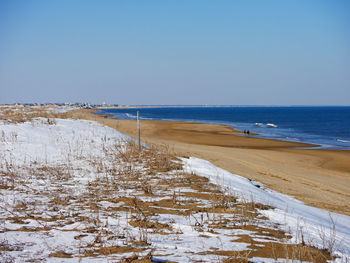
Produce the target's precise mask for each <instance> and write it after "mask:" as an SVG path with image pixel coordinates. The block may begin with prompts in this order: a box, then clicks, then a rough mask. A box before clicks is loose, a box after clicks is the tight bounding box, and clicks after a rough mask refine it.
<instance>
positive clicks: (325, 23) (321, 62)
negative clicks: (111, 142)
mask: <svg viewBox="0 0 350 263" xmlns="http://www.w3.org/2000/svg"><path fill="white" fill-rule="evenodd" d="M0 91H1V95H0V103H14V102H74V101H88V102H93V103H102V102H107V103H119V104H239V105H247V104H248V105H350V1H347V0H344V1H340V0H328V1H326V0H317V1H316V0H314V1H313V0H285V1H280V0H275V1H269V0H266V1H261V0H256V1H250V0H241V1H234V0H228V1H220V0H217V1H216V0H211V1H206V0H197V1H195V0H192V1H191V0H173V1H171V0H169V1H168V0H159V1H152V0H149V1H141V0H139V1H136V0H135V1H131V0H125V1H122V0H119V1H118V0H113V1H112V0H111V1H107V0H101V1H98V0H95V1H90V0H80V1H79V0H75V1H74V0H56V1H55V0H50V1H46V0H45V1H44V0H43V1H36V0H33V1H31V0H22V1H18V0H1V1H0Z"/></svg>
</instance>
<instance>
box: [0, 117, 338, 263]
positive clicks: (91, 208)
mask: <svg viewBox="0 0 350 263" xmlns="http://www.w3.org/2000/svg"><path fill="white" fill-rule="evenodd" d="M2 114H3V116H1V118H3V119H6V120H7V121H9V122H21V121H25V119H26V120H28V119H31V118H35V117H37V116H38V114H39V115H40V116H41V117H43V116H45V114H43V112H42V111H41V110H40V112H35V113H31V114H27V115H25V116H23V113H22V112H16V113H9V112H7V111H3V113H2ZM4 116H6V118H5V117H4ZM51 116H52V115H50V117H49V116H48V115H47V118H48V119H47V125H54V124H55V121H54V120H53V119H52V120H51ZM4 140H7V139H6V138H5V139H4ZM103 152H104V156H102V157H100V158H90V159H84V158H82V159H83V160H82V161H84V163H86V164H88V165H90V167H92V168H93V171H90V170H89V171H87V170H86V171H85V170H84V171H83V172H82V173H83V176H85V174H87V173H93V174H95V176H94V177H91V179H90V180H88V182H87V183H86V184H83V185H80V184H82V183H80V182H78V181H74V180H75V179H74V178H75V175H74V174H75V173H76V172H77V168H76V167H71V166H70V165H71V162H67V164H66V165H65V166H62V165H61V166H58V167H55V166H53V165H51V164H48V165H43V164H42V163H32V164H31V166H29V167H16V165H14V164H10V163H6V162H2V163H1V166H0V177H1V182H0V190H1V191H2V190H3V191H10V192H11V193H13V195H15V194H17V195H18V198H13V200H11V201H6V200H5V199H3V202H2V204H1V207H0V217H1V218H0V220H1V222H2V224H1V225H2V226H1V228H0V233H2V234H4V235H1V236H0V237H1V238H2V239H3V240H0V259H2V260H3V261H4V260H6V258H9V257H11V255H12V254H11V252H13V251H20V250H21V249H23V248H21V246H19V245H16V244H9V243H8V242H7V240H5V239H4V237H6V234H9V233H11V232H30V233H35V232H40V233H43V234H44V235H46V236H50V235H54V234H53V233H55V234H56V235H57V236H56V238H59V237H61V236H62V235H64V234H65V233H73V240H74V242H75V243H73V244H74V247H73V246H72V247H69V248H68V249H65V250H63V249H56V248H55V249H54V250H51V251H50V252H49V253H48V255H47V256H48V257H56V258H77V259H79V258H86V257H88V258H94V257H101V256H103V257H106V258H108V259H118V260H120V262H152V258H153V257H154V255H156V254H158V255H160V256H157V257H158V258H162V259H168V258H170V259H176V258H177V256H178V255H179V253H180V252H179V250H177V246H185V247H186V246H188V245H186V241H188V240H186V239H188V238H189V235H188V233H186V231H187V232H190V233H191V234H190V235H193V236H195V239H194V240H195V241H194V240H191V242H192V243H191V245H190V246H194V245H195V244H196V245H198V247H197V248H196V249H193V250H191V249H190V248H188V251H185V252H183V251H182V252H181V253H182V254H185V255H186V258H187V261H197V260H209V261H213V260H214V259H217V261H219V262H221V261H222V262H224V263H229V262H249V259H250V258H252V257H262V258H273V259H276V260H277V259H285V260H299V261H309V262H327V260H330V259H332V257H331V255H330V252H331V251H325V250H319V249H316V248H314V247H312V246H308V245H306V244H292V243H290V242H289V239H290V236H289V235H288V233H284V232H282V231H280V230H279V227H278V226H277V225H274V224H272V223H270V222H269V221H268V220H266V218H264V217H263V216H261V214H260V213H259V210H261V209H270V207H268V206H266V205H262V204H258V203H252V202H244V201H239V200H238V199H237V198H236V197H235V196H234V195H232V194H230V193H229V192H227V191H226V190H225V189H222V188H220V187H219V186H217V185H214V184H212V183H210V182H209V180H208V179H207V178H204V177H200V176H198V175H195V174H189V173H185V172H184V171H183V169H182V164H181V160H180V159H178V158H177V157H176V156H175V155H174V154H173V153H172V152H171V151H170V150H169V148H167V147H165V146H161V147H159V146H152V147H142V148H141V150H139V147H138V145H135V143H134V142H133V141H124V142H123V143H120V144H116V145H115V146H114V147H113V148H112V149H111V148H109V147H107V146H103ZM79 156H80V155H79ZM70 158H72V157H67V160H71V159H70ZM38 182H40V184H38ZM4 194H5V192H1V195H2V196H3V195H4ZM20 195H23V196H24V197H22V198H19V196H20ZM5 201H6V203H5ZM179 225H181V227H179ZM56 232H59V234H57V233H56ZM164 241H167V242H168V241H172V242H173V243H174V244H177V245H176V246H172V245H168V247H165V246H162V245H160V244H161V243H162V242H164ZM189 242H190V241H189ZM197 242H198V244H197ZM199 244H200V245H199ZM207 244H215V246H214V245H210V246H208V245H207ZM236 244H239V246H236ZM235 247H237V250H235V249H234V248H235ZM230 248H231V249H230ZM47 249H50V245H49V244H48V245H47ZM130 254H132V255H130ZM14 255H15V254H14ZM183 258H184V257H183V255H182V257H180V258H179V260H180V261H181V262H182V260H183ZM170 261H171V260H170ZM170 261H169V262H170ZM5 262H6V261H5Z"/></svg>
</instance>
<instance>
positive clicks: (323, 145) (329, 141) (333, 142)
mask: <svg viewBox="0 0 350 263" xmlns="http://www.w3.org/2000/svg"><path fill="white" fill-rule="evenodd" d="M303 107H304V106H303ZM147 108H162V107H153V106H152V107H129V109H133V110H137V109H140V110H141V109H147ZM166 108H180V107H175V106H174V107H170V106H167V107H166ZM187 108H189V107H187ZM202 108H204V106H203V107H202ZM113 109H124V110H125V109H128V108H124V107H118V108H98V109H96V114H98V115H105V116H109V117H110V118H115V119H119V117H120V116H116V115H115V114H114V113H113V112H111V113H108V112H105V111H106V110H113ZM120 114H121V115H123V112H121V113H120ZM124 114H125V113H124ZM126 114H127V115H128V113H126ZM135 114H136V113H135V112H133V113H131V115H134V116H131V117H130V116H129V115H128V117H126V118H124V117H120V119H121V120H135V119H136V115H135ZM146 120H153V121H171V122H177V121H178V122H189V123H203V124H218V125H225V126H229V127H231V128H232V129H234V130H236V131H240V132H242V133H241V134H240V135H242V136H245V137H253V138H260V139H267V140H277V141H283V142H293V143H299V144H300V145H301V146H300V145H299V146H298V145H296V146H295V148H305V149H326V150H347V151H350V145H343V144H342V143H340V142H343V143H349V141H347V140H343V139H339V138H338V139H337V138H335V137H334V138H333V137H329V138H328V137H326V136H324V135H320V138H318V137H317V136H318V135H317V136H316V137H315V138H316V139H315V138H312V137H314V136H312V135H310V134H303V133H300V134H294V133H292V132H288V131H287V132H286V129H287V128H282V127H277V126H276V128H278V129H276V130H275V129H274V128H271V127H265V126H264V128H263V129H261V127H260V126H259V127H256V126H257V125H256V124H257V123H256V124H255V126H254V125H253V123H232V122H230V121H217V120H197V119H182V118H179V119H172V118H163V119H161V118H159V119H157V118H145V119H142V118H141V121H146ZM258 124H259V123H258ZM256 129H257V130H256ZM245 130H249V131H250V133H249V134H244V132H243V131H245ZM303 145H307V146H303Z"/></svg>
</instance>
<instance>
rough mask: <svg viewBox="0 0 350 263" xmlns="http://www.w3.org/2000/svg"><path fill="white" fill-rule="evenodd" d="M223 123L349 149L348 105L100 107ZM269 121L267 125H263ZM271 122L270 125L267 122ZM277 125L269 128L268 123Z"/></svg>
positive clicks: (124, 114)
mask: <svg viewBox="0 0 350 263" xmlns="http://www.w3.org/2000/svg"><path fill="white" fill-rule="evenodd" d="M137 111H139V113H140V116H141V119H151V120H180V121H196V122H206V123H220V124H227V125H230V126H232V127H234V128H236V129H239V130H249V131H251V132H255V133H258V134H259V135H258V136H257V137H263V138H272V139H280V140H289V141H297V142H307V143H314V144H317V145H320V146H321V147H322V148H330V149H346V150H350V107H345V106H344V107H340V106H339V107H336V106H326V107H318V106H317V107H299V106H298V107H296V106H293V107H251V106H247V107H244V106H232V107H161V108H133V109H108V110H102V112H101V113H103V114H111V115H113V116H114V117H115V118H120V119H135V118H136V113H137ZM267 124H269V125H267ZM270 124H273V125H270ZM274 125H275V126H277V127H274V128H272V127H271V126H274Z"/></svg>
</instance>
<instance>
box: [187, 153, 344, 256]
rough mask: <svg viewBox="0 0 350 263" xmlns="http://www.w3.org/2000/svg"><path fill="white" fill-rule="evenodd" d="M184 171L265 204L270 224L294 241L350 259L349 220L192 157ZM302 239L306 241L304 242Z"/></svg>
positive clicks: (265, 211)
mask: <svg viewBox="0 0 350 263" xmlns="http://www.w3.org/2000/svg"><path fill="white" fill-rule="evenodd" d="M183 162H184V166H185V170H186V171H187V172H194V173H196V174H198V175H201V176H205V177H207V178H209V179H210V180H211V181H212V182H214V183H216V184H220V185H222V186H224V187H227V189H228V190H229V191H231V192H232V193H233V194H234V195H236V196H239V197H240V198H242V199H245V200H249V201H254V202H258V203H262V204H266V205H269V206H272V207H274V209H269V210H261V211H260V212H261V213H262V214H263V215H265V216H267V217H268V218H269V219H270V220H271V221H273V222H276V223H279V224H281V225H282V226H284V229H285V230H286V231H289V232H291V233H292V234H293V239H294V240H293V241H295V242H301V241H304V242H306V243H309V244H312V245H314V246H316V247H319V248H331V249H332V250H333V251H334V253H335V254H336V255H337V256H339V258H338V260H337V261H338V262H346V259H347V260H348V261H349V260H350V217H349V216H346V215H341V214H337V213H333V212H330V211H327V210H323V209H319V208H316V207H312V206H308V205H306V204H304V203H303V202H301V201H299V200H296V199H294V198H292V197H290V196H288V195H285V194H281V193H278V192H276V191H273V190H271V189H266V188H264V186H263V185H262V184H260V183H258V182H254V181H251V180H249V179H247V178H244V177H241V176H239V175H236V174H232V173H230V172H228V171H226V170H223V169H221V168H219V167H216V166H215V165H213V164H212V163H210V162H208V161H206V160H202V159H198V158H194V157H191V158H189V159H186V158H184V159H183ZM302 239H303V240H302Z"/></svg>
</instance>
